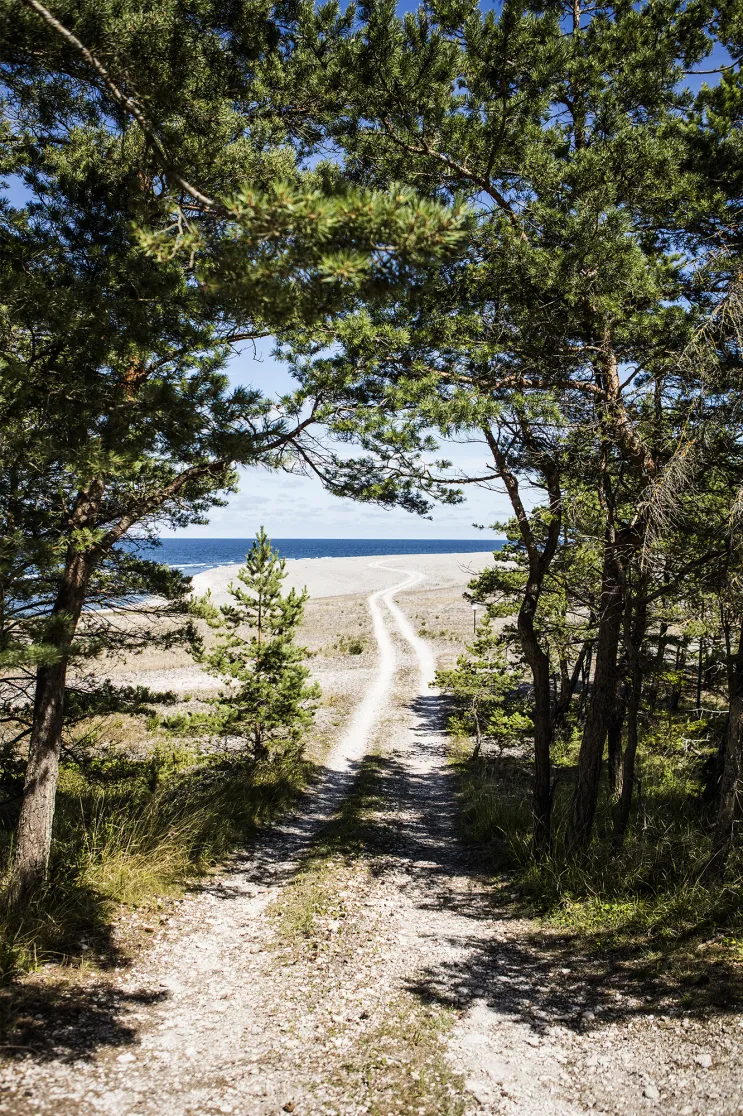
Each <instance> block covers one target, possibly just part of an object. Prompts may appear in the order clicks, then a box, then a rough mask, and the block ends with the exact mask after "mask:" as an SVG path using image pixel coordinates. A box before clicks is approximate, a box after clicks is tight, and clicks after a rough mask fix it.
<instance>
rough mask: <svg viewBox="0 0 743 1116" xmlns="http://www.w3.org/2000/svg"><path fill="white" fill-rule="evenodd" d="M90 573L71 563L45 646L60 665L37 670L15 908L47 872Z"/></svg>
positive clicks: (79, 562)
mask: <svg viewBox="0 0 743 1116" xmlns="http://www.w3.org/2000/svg"><path fill="white" fill-rule="evenodd" d="M89 573H90V571H89V567H88V565H87V563H86V561H85V558H84V556H83V555H80V554H73V555H71V556H70V557H69V558H68V561H67V563H66V566H65V570H64V573H63V575H62V579H61V581H60V584H59V588H58V591H57V599H56V601H55V604H54V608H53V610H52V615H51V618H50V625H49V633H48V636H47V642H48V643H49V644H50V645H51V646H52V648H53V649H54V651H55V652H56V661H55V662H54V663H53V664H52V665H50V666H44V667H39V668H38V669H37V672H36V691H35V695H34V713H33V723H32V728H31V737H30V744H29V751H28V763H27V765H26V779H25V783H24V787H23V801H22V803H21V812H20V817H19V820H18V835H17V839H16V847H15V855H14V859H13V871H12V886H11V897H12V899H13V902H14V903H17V902H18V901H20V900H21V899H22V898H23V897H24V896H26V895H28V894H29V892H31V891H32V890H33V889H34V888H36V887H37V886H38V885H39V884H40V883H41V882H42V881H43V879H44V877H45V876H46V872H47V868H48V866H49V853H50V849H51V843H52V823H53V820H54V801H55V798H56V794H57V782H58V780H59V754H60V750H61V746H62V725H63V721H64V702H65V687H66V681H67V665H68V661H69V655H70V647H71V643H72V640H73V638H74V635H75V631H76V630H77V625H78V622H79V620H80V615H81V613H82V609H83V604H84V601H85V592H86V589H87V582H88V577H89Z"/></svg>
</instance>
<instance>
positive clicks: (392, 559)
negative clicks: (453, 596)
mask: <svg viewBox="0 0 743 1116" xmlns="http://www.w3.org/2000/svg"><path fill="white" fill-rule="evenodd" d="M492 560H493V552H492V551H490V550H482V551H475V552H473V553H471V554H391V555H386V556H377V557H374V558H369V557H365V558H295V559H289V560H288V561H287V563H286V569H287V578H286V581H285V582H284V584H285V585H286V587H287V588H296V589H301V588H303V587H304V586H306V587H307V589H308V591H309V594H310V598H313V599H316V598H319V597H342V596H349V595H366V594H368V593H373V592H374V591H375V590H377V589H386V588H387V587H388V586H389V585H392V584H393V582H394V581H395V579H396V578H397V573H396V571H397V570H407V569H411V570H415V571H416V572H418V573H421V574H423V576H424V579H425V580H424V583H423V584H424V586H425V588H426V589H429V590H431V589H434V590H450V591H452V592H456V591H457V590H458V591H459V593H460V594H461V592H462V591H463V590H464V588H465V587H466V585H467V582H468V581H469V580H470V579H471V578H472V577H473V576H474V574H476V573H477V572H479V571H480V570H481V569H483V568H484V567H485V566H486V565H488V563H489V562H492ZM239 568H240V567H239V566H218V567H217V568H216V569H213V570H207V571H206V572H205V573H202V574H198V575H197V576H196V577H195V578H194V579H193V590H194V593H196V594H202V593H206V592H207V590H210V591H211V594H212V596H213V598H214V601H215V603H216V604H223V603H224V602H225V601H226V600H227V598H228V593H227V586H228V585H229V583H230V581H232V580H233V579H234V578H235V577H236V575H237V571H238V570H239Z"/></svg>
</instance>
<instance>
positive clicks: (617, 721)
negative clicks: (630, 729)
mask: <svg viewBox="0 0 743 1116" xmlns="http://www.w3.org/2000/svg"><path fill="white" fill-rule="evenodd" d="M623 689H624V687H623V686H620V687H619V690H623ZM619 690H618V692H617V696H616V700H615V702H614V709H613V710H612V714H611V717H610V718H609V725H608V728H607V731H606V772H607V775H608V778H609V790H610V792H611V796H612V798H613V799H617V798H619V796H620V795H621V793H622V730H623V729H624V716H625V713H626V710H627V696H626V694H624V693H620V692H619Z"/></svg>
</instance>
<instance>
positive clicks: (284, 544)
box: [139, 538, 504, 576]
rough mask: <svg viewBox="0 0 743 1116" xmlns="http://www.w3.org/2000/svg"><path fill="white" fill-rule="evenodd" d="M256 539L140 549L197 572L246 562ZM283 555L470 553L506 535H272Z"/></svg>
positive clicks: (177, 542) (163, 543) (494, 546)
mask: <svg viewBox="0 0 743 1116" xmlns="http://www.w3.org/2000/svg"><path fill="white" fill-rule="evenodd" d="M252 542H253V539H178V538H175V539H173V538H169V539H161V540H160V545H159V546H157V547H147V548H146V549H144V548H143V549H141V550H139V553H140V554H141V555H142V557H145V558H153V559H154V560H155V561H157V562H164V563H165V564H166V565H168V566H171V567H173V568H176V569H179V570H183V572H184V573H185V574H189V575H191V576H194V575H195V574H199V573H204V572H205V571H206V570H213V569H214V568H215V566H235V565H238V564H240V563H241V562H244V560H245V555H246V554H247V552H248V551H249V550H250V547H251V544H252ZM271 545H272V546H273V547H274V549H275V550H278V552H279V554H280V555H281V556H282V558H372V557H374V556H376V555H379V554H471V553H473V552H474V551H484V550H493V551H495V550H500V548H501V547H502V546H503V545H504V540H503V539H493V538H479V539H271Z"/></svg>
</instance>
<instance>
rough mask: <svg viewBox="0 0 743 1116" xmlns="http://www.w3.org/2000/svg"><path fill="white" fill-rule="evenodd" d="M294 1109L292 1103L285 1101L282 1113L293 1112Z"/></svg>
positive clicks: (294, 1106)
mask: <svg viewBox="0 0 743 1116" xmlns="http://www.w3.org/2000/svg"><path fill="white" fill-rule="evenodd" d="M296 1107H297V1106H296V1104H295V1103H294V1101H287V1102H286V1104H285V1105H284V1112H293V1111H294V1109H295V1108H296Z"/></svg>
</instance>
